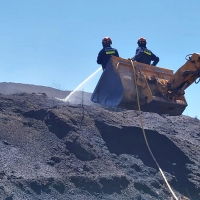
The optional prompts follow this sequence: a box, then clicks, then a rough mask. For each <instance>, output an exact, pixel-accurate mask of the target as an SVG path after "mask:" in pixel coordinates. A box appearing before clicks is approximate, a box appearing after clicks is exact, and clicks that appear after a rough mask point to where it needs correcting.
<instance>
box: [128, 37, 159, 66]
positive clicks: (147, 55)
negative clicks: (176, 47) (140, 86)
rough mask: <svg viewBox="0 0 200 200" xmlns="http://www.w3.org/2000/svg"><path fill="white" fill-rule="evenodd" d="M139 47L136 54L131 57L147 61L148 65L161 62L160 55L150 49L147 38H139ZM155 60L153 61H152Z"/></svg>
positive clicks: (142, 61)
mask: <svg viewBox="0 0 200 200" xmlns="http://www.w3.org/2000/svg"><path fill="white" fill-rule="evenodd" d="M137 44H138V47H137V49H136V53H135V56H134V57H133V58H131V59H132V60H134V61H137V62H141V63H145V64H148V65H153V66H156V65H157V63H158V62H159V57H157V56H156V55H155V54H153V53H152V52H151V51H150V50H149V49H147V47H146V44H147V41H146V39H145V38H143V37H141V38H139V39H138V42H137ZM152 61H153V63H151V62H152Z"/></svg>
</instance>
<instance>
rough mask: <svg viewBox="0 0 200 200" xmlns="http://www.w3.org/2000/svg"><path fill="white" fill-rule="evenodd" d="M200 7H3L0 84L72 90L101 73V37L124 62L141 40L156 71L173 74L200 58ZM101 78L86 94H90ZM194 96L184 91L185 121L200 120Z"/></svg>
mask: <svg viewBox="0 0 200 200" xmlns="http://www.w3.org/2000/svg"><path fill="white" fill-rule="evenodd" d="M199 8H200V1H199V0H190V1H186V0H176V1H175V0H167V1H166V0H165V1H164V0H151V1H148V0H141V1H134V0H123V1H119V0H107V1H106V0H73V1H71V0H1V1H0V24H1V28H0V81H1V82H16V83H27V84H35V85H43V86H50V87H54V88H57V89H62V90H73V89H75V88H76V87H77V86H78V85H79V84H80V83H81V82H83V81H84V80H85V79H86V78H87V77H88V76H90V75H91V74H92V73H93V72H94V71H96V70H97V69H98V68H99V67H100V66H99V65H97V63H96V58H97V54H98V52H99V50H100V49H101V48H102V46H101V40H102V38H103V37H105V36H110V37H111V38H112V41H113V45H112V46H113V47H115V48H117V49H118V51H119V54H120V57H123V58H129V57H132V56H133V55H134V54H135V49H136V47H137V43H136V42H137V39H138V38H139V37H145V38H146V39H147V47H148V48H149V49H150V50H152V51H153V52H154V53H155V54H156V55H157V56H159V58H160V62H159V64H158V66H160V67H164V68H169V69H172V70H174V71H176V70H177V69H178V68H179V67H181V66H182V65H183V64H184V63H185V61H186V60H185V56H186V55H187V54H191V53H194V52H198V53H200V49H199V47H200V40H199V35H200V26H199ZM100 75H101V71H100V72H99V73H98V74H97V75H95V76H94V77H93V78H92V79H91V80H89V81H88V82H87V83H86V84H85V85H84V87H83V90H84V91H89V92H92V91H93V89H94V87H95V85H96V84H97V82H98V79H99V77H100ZM199 90H200V84H193V85H192V86H190V88H188V89H187V90H186V95H185V97H186V99H187V102H188V107H187V109H186V111H185V112H184V114H185V115H189V116H192V117H195V116H197V117H198V118H200V114H199V112H200V108H199V99H200V93H199V92H197V91H199Z"/></svg>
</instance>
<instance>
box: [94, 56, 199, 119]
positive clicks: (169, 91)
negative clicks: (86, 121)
mask: <svg viewBox="0 0 200 200" xmlns="http://www.w3.org/2000/svg"><path fill="white" fill-rule="evenodd" d="M199 70H200V55H199V54H197V53H195V54H193V55H192V56H191V57H190V58H189V59H188V61H187V62H186V63H185V65H183V66H182V67H181V68H180V69H179V70H178V71H177V72H176V73H175V74H173V71H172V70H170V69H165V68H161V67H156V66H150V65H147V64H144V63H139V62H133V61H131V60H127V59H123V58H119V57H115V56H112V57H111V58H110V60H109V62H108V64H107V66H106V69H105V70H104V71H103V73H102V75H101V77H100V79H99V82H98V84H97V86H96V88H95V90H94V92H93V94H92V96H91V101H93V102H95V103H98V104H101V105H107V106H115V107H122V108H126V109H134V110H137V109H138V105H137V96H136V95H137V93H136V87H137V88H138V95H139V101H140V107H141V110H142V111H145V112H155V113H159V114H169V115H181V114H182V113H183V111H184V110H185V108H186V106H187V102H186V100H185V97H184V92H183V91H184V90H185V89H186V88H187V87H188V86H189V85H191V84H192V83H193V82H195V80H196V79H197V78H198V77H200V71H199ZM135 83H136V84H135Z"/></svg>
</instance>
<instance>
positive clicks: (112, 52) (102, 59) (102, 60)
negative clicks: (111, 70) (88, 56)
mask: <svg viewBox="0 0 200 200" xmlns="http://www.w3.org/2000/svg"><path fill="white" fill-rule="evenodd" d="M111 44H112V40H111V39H110V38H109V37H105V38H103V40H102V45H103V49H101V51H100V52H99V54H98V57H97V63H98V64H100V65H102V69H103V70H105V68H106V65H107V63H108V60H109V59H110V57H111V56H117V57H119V53H118V51H117V49H114V48H112V47H111Z"/></svg>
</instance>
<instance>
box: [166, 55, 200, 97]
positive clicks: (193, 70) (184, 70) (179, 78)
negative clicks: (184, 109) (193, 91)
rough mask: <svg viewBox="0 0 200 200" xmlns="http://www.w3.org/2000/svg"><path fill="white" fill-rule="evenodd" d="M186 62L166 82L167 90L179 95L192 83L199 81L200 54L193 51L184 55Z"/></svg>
mask: <svg viewBox="0 0 200 200" xmlns="http://www.w3.org/2000/svg"><path fill="white" fill-rule="evenodd" d="M186 59H187V62H186V63H185V64H184V65H183V66H182V67H180V68H179V69H178V70H177V72H176V73H175V74H174V75H173V76H172V77H171V78H170V80H169V82H168V85H167V87H168V92H169V93H170V92H171V93H173V94H176V95H179V94H184V90H185V89H186V88H188V87H189V86H190V85H191V84H192V83H194V82H196V83H197V82H199V80H200V79H199V80H198V81H197V79H198V78H199V77H200V54H198V53H194V54H189V55H187V56H186Z"/></svg>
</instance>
